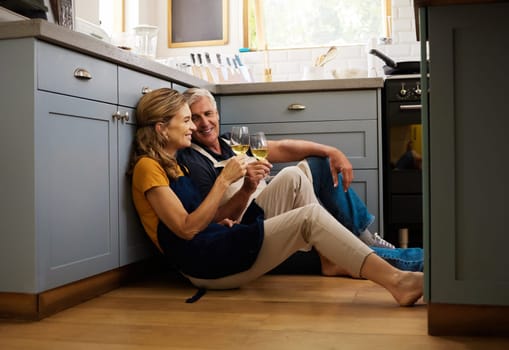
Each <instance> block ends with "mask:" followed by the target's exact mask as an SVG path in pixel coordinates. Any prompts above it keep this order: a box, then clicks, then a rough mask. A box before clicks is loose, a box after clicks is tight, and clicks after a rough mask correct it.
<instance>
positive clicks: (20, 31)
mask: <svg viewBox="0 0 509 350" xmlns="http://www.w3.org/2000/svg"><path fill="white" fill-rule="evenodd" d="M28 37H33V38H37V39H39V40H43V41H47V42H50V43H53V44H56V45H59V46H62V47H67V48H70V49H73V50H75V51H78V52H82V53H85V54H88V55H91V56H94V57H98V58H101V59H104V60H106V61H110V62H114V63H116V64H119V65H122V66H125V67H128V68H131V69H134V70H137V71H140V72H144V73H148V74H152V75H155V76H157V77H160V78H163V79H168V80H172V81H174V82H176V83H177V84H181V85H184V86H197V87H202V88H206V89H208V90H210V91H211V92H212V93H215V94H222V95H229V94H247V93H249V94H253V93H277V92H303V91H326V90H359V89H377V88H382V87H383V78H353V79H324V80H303V81H285V82H270V83H264V82H260V83H235V84H210V83H208V82H207V81H205V80H202V79H198V78H196V77H194V76H192V75H189V74H187V73H185V72H181V71H179V70H177V69H174V68H171V67H168V66H166V65H164V64H161V63H159V62H157V61H154V60H150V59H147V58H143V57H140V56H138V55H136V54H134V53H132V52H129V51H125V50H122V49H120V48H118V47H116V46H114V45H111V44H109V43H106V42H104V41H101V40H98V39H96V38H94V37H92V36H89V35H86V34H82V33H78V32H74V31H71V30H68V29H66V28H63V27H61V26H58V25H56V24H53V23H49V22H47V21H45V20H41V19H33V20H25V21H14V22H1V23H0V40H6V39H19V38H28Z"/></svg>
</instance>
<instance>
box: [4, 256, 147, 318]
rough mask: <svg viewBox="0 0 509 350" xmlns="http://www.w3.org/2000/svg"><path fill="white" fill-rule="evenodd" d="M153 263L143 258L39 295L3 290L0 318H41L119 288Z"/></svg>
mask: <svg viewBox="0 0 509 350" xmlns="http://www.w3.org/2000/svg"><path fill="white" fill-rule="evenodd" d="M149 264H151V262H150V261H143V262H139V263H134V264H130V265H126V266H123V267H120V268H117V269H114V270H111V271H107V272H104V273H101V274H99V275H96V276H92V277H89V278H85V279H83V280H80V281H76V282H73V283H70V284H67V285H64V286H61V287H58V288H55V289H51V290H48V291H44V292H41V293H36V294H30V293H4V292H0V318H10V319H21V320H40V319H42V318H44V317H47V316H50V315H52V314H55V313H57V312H59V311H61V310H64V309H67V308H69V307H72V306H75V305H78V304H80V303H82V302H84V301H86V300H89V299H92V298H95V297H97V296H99V295H101V294H104V293H106V292H109V291H111V290H113V289H116V288H118V287H119V286H121V285H122V284H124V283H126V282H127V281H129V280H132V279H134V278H137V276H139V275H140V273H142V272H143V271H150V269H149V268H148V270H147V265H149Z"/></svg>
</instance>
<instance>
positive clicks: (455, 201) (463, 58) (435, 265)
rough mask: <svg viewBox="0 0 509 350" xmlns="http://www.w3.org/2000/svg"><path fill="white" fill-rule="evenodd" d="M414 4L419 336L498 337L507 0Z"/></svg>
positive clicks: (503, 317) (504, 289)
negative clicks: (419, 110) (419, 135)
mask: <svg viewBox="0 0 509 350" xmlns="http://www.w3.org/2000/svg"><path fill="white" fill-rule="evenodd" d="M414 3H415V8H416V10H417V11H418V13H419V24H420V35H419V36H420V39H421V51H422V59H421V62H425V60H426V59H427V58H429V61H430V64H429V72H423V77H422V78H421V82H422V86H423V90H424V91H428V93H427V94H423V99H422V101H423V131H424V135H423V143H424V147H423V149H424V159H423V165H424V171H423V178H424V181H423V197H424V234H425V251H426V254H427V256H428V259H429V264H427V267H426V272H427V285H426V290H425V292H426V294H427V300H428V331H429V333H430V334H432V335H464V334H469V335H472V334H479V335H506V336H507V334H509V273H508V270H507V267H508V266H509V264H508V263H507V247H508V246H509V236H508V235H507V233H506V229H505V227H506V224H505V217H506V215H507V208H508V198H509V186H508V185H507V183H508V182H507V173H508V172H509V166H508V164H507V161H506V159H507V150H509V139H508V138H507V130H509V112H508V109H507V89H506V85H507V74H506V72H505V71H506V70H505V67H506V65H507V62H509V46H508V45H507V38H508V37H509V29H508V26H507V24H506V21H507V14H508V13H509V1H495V0H491V1H475V0H470V1H465V0H448V1H440V0H416V1H415V2H414ZM427 44H428V45H429V55H427ZM421 66H422V64H421ZM427 73H428V74H429V86H428V84H427V81H426V79H424V76H426V74H427Z"/></svg>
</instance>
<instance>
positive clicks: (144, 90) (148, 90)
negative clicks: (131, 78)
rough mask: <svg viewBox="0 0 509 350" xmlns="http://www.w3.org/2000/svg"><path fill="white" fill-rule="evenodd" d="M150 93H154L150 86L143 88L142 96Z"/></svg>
mask: <svg viewBox="0 0 509 350" xmlns="http://www.w3.org/2000/svg"><path fill="white" fill-rule="evenodd" d="M149 92H152V89H151V88H149V87H148V86H144V87H142V88H141V94H142V95H145V94H148V93H149Z"/></svg>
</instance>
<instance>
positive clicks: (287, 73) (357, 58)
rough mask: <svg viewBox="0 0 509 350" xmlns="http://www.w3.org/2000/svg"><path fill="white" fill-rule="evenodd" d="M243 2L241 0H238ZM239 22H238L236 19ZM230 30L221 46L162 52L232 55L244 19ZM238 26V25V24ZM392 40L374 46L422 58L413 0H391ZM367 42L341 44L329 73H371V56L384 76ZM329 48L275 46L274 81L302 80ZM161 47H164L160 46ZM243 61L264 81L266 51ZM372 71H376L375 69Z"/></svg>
mask: <svg viewBox="0 0 509 350" xmlns="http://www.w3.org/2000/svg"><path fill="white" fill-rule="evenodd" d="M235 3H237V1H233V2H231V3H230V4H235ZM239 3H240V2H239ZM241 13H242V9H241V8H239V9H235V8H233V9H231V11H230V17H235V16H241ZM235 23H236V22H235ZM230 26H231V27H232V28H231V29H230V32H231V33H232V32H233V33H232V34H235V35H230V37H231V40H230V45H229V46H226V47H222V48H217V47H216V48H194V49H191V51H190V50H189V49H188V50H187V51H185V52H184V51H175V50H173V51H170V50H166V51H164V52H162V53H163V55H164V56H166V58H168V61H167V62H169V64H174V63H175V62H188V61H189V53H188V52H192V50H194V52H200V51H201V50H203V51H210V52H221V53H222V54H223V55H227V56H232V55H233V54H238V51H236V50H237V49H236V48H238V47H240V46H241V45H242V44H241V43H239V42H238V41H240V39H235V38H241V37H242V35H239V33H238V32H239V31H241V28H242V26H241V23H240V24H239V23H237V25H236V26H234V23H233V22H230ZM234 27H235V28H237V29H235V28H234ZM392 32H393V33H392V44H387V45H384V44H378V43H377V41H378V40H374V41H375V45H374V46H373V47H375V48H377V49H379V50H380V51H382V52H384V53H385V54H386V55H388V56H389V57H391V58H392V59H393V60H395V61H396V62H398V61H414V60H419V59H420V48H419V46H420V44H419V42H418V41H417V38H416V29H415V17H414V9H413V1H412V0H392ZM367 47H368V44H367V43H366V45H352V46H340V47H338V54H337V56H336V58H335V59H334V60H333V61H331V62H329V63H328V64H327V65H326V66H325V67H326V75H327V76H328V77H331V78H332V77H333V74H332V72H333V71H335V73H336V76H339V77H358V76H367V75H368V60H371V64H372V65H373V66H374V68H375V69H376V73H375V74H376V75H377V76H382V75H383V70H382V66H383V65H384V63H383V62H382V61H381V60H380V59H378V58H376V57H374V56H373V55H369V54H368V53H367V52H368V49H367ZM327 49H328V48H319V49H318V48H315V49H293V50H276V51H270V53H269V61H270V68H271V69H272V80H273V81H285V80H300V79H302V78H303V75H304V69H305V67H306V66H310V65H312V62H313V61H314V60H315V59H316V57H317V56H319V55H320V54H323V53H325V52H326V51H327ZM159 51H161V50H159ZM240 56H241V58H242V61H243V62H244V64H246V65H247V66H248V67H249V68H250V70H251V72H252V75H253V77H254V79H255V81H263V70H264V68H265V65H264V62H265V57H264V53H263V52H244V53H240ZM372 72H373V71H372Z"/></svg>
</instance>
